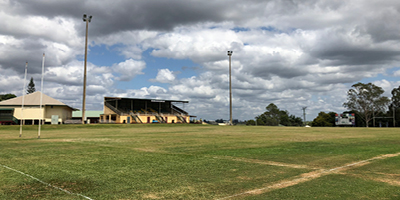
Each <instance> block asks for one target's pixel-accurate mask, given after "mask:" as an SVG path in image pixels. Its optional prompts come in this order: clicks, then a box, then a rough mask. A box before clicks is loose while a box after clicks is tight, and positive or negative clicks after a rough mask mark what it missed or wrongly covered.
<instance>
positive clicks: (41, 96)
mask: <svg viewBox="0 0 400 200" xmlns="http://www.w3.org/2000/svg"><path fill="white" fill-rule="evenodd" d="M43 74H44V53H43V60H42V83H41V84H40V113H42V114H41V118H39V131H38V139H40V129H41V124H42V118H43V116H44V114H43V109H42V102H43Z"/></svg>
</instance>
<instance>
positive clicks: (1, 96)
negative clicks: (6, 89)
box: [0, 94, 17, 101]
mask: <svg viewBox="0 0 400 200" xmlns="http://www.w3.org/2000/svg"><path fill="white" fill-rule="evenodd" d="M15 97H17V96H15V94H0V101H4V100H7V99H12V98H15Z"/></svg>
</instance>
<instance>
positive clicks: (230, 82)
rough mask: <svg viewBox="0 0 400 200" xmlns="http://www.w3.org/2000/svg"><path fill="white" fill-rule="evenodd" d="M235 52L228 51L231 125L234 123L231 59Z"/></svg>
mask: <svg viewBox="0 0 400 200" xmlns="http://www.w3.org/2000/svg"><path fill="white" fill-rule="evenodd" d="M232 53H233V51H228V56H229V125H233V123H232V69H231V57H232Z"/></svg>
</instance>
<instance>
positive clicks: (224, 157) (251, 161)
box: [214, 156, 318, 169]
mask: <svg viewBox="0 0 400 200" xmlns="http://www.w3.org/2000/svg"><path fill="white" fill-rule="evenodd" d="M214 158H218V159H228V160H233V161H239V162H247V163H256V164H262V165H273V166H280V167H290V168H298V169H318V168H314V167H310V166H307V165H297V164H288V163H281V162H275V161H267V160H257V159H249V158H234V157H231V156H214Z"/></svg>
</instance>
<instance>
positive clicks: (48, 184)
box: [0, 164, 93, 200]
mask: <svg viewBox="0 0 400 200" xmlns="http://www.w3.org/2000/svg"><path fill="white" fill-rule="evenodd" d="M0 165H1V166H3V167H4V168H7V169H9V170H12V171H14V172H18V173H20V174H22V175H25V176H27V177H30V178H32V179H34V180H36V181H39V182H40V183H42V184H44V185H47V186H50V187H53V188H55V189H57V190H61V191H63V192H65V193H67V194H71V195H77V196H81V197H83V198H85V199H89V200H93V199H91V198H89V197H87V196H85V195H82V194H78V193H73V192H70V191H68V190H64V189H62V188H59V187H57V186H54V185H51V184H50V183H46V182H44V181H42V180H40V179H38V178H35V177H33V176H31V175H29V174H25V173H24V172H21V171H18V170H16V169H13V168H11V167H8V166H5V165H2V164H0Z"/></svg>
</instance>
